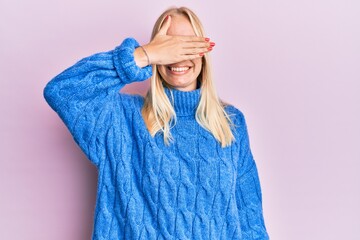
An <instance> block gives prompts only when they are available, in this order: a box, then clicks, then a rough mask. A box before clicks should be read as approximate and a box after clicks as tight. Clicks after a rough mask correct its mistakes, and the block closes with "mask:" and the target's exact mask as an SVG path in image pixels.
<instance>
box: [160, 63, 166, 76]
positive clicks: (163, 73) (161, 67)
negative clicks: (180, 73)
mask: <svg viewBox="0 0 360 240" xmlns="http://www.w3.org/2000/svg"><path fill="white" fill-rule="evenodd" d="M158 72H159V74H160V76H161V77H162V78H164V77H165V75H166V68H165V67H164V66H162V65H161V66H158Z"/></svg>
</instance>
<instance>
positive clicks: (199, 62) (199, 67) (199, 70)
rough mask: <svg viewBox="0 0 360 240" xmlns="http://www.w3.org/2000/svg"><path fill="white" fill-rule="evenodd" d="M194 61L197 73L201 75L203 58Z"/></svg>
mask: <svg viewBox="0 0 360 240" xmlns="http://www.w3.org/2000/svg"><path fill="white" fill-rule="evenodd" d="M193 63H194V65H195V73H196V74H197V75H199V74H200V72H201V69H202V58H197V59H195V60H194V61H193Z"/></svg>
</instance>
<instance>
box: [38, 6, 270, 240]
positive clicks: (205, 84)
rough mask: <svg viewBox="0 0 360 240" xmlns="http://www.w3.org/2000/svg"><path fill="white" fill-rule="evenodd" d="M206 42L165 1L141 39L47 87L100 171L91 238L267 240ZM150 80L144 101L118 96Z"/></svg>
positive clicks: (257, 193) (254, 180)
mask: <svg viewBox="0 0 360 240" xmlns="http://www.w3.org/2000/svg"><path fill="white" fill-rule="evenodd" d="M214 45H215V44H214V43H212V42H210V41H209V39H208V38H206V37H205V35H204V32H203V28H202V26H201V24H200V21H199V19H198V18H197V17H196V15H195V14H194V13H193V12H192V11H191V10H189V9H187V8H172V9H169V10H167V11H165V12H164V13H163V14H162V15H161V16H160V17H159V19H158V20H157V22H156V23H155V26H154V29H153V34H152V38H151V41H150V43H148V44H147V45H144V46H139V44H138V43H137V41H136V40H135V39H132V38H128V39H125V40H124V41H123V42H122V44H121V45H120V46H118V47H116V48H115V49H114V50H112V51H108V52H103V53H98V54H94V55H92V56H90V57H87V58H84V59H82V60H81V61H79V62H77V63H76V64H75V65H74V66H72V67H70V68H68V69H66V70H65V71H64V72H62V73H60V74H59V75H58V76H56V77H55V78H54V79H52V80H51V81H50V82H49V83H48V84H47V85H46V87H45V89H44V97H45V99H46V101H47V102H48V103H49V105H50V106H51V107H52V108H53V109H54V110H55V111H56V112H57V113H58V114H59V116H60V117H61V119H62V120H63V121H64V123H65V124H66V126H67V127H68V129H69V131H70V132H71V134H72V135H73V137H74V140H75V141H76V143H77V144H78V145H79V146H80V147H81V149H82V150H83V151H84V153H85V154H86V155H87V157H88V158H89V160H90V161H91V162H92V163H93V164H95V166H96V167H97V169H98V170H99V175H98V176H99V179H98V192H97V194H98V195H97V200H96V206H95V215H94V230H93V239H268V234H267V231H266V228H265V224H264V219H263V213H262V198H261V189H260V182H259V177H258V172H257V167H256V164H255V161H254V159H253V157H252V154H251V150H250V146H249V139H248V133H247V129H246V123H245V119H244V116H243V114H242V113H241V111H239V110H238V109H237V108H236V107H234V106H232V105H230V104H225V103H224V102H222V101H221V100H220V99H219V98H218V97H217V95H216V92H215V89H214V86H213V82H212V78H211V74H210V63H209V51H211V50H212V47H214ZM148 78H150V89H149V91H148V92H147V95H146V96H145V98H143V97H142V96H140V95H132V94H125V93H119V90H120V89H121V88H122V87H124V85H125V84H128V83H132V82H136V81H144V80H146V79H148Z"/></svg>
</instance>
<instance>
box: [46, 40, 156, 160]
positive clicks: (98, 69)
mask: <svg viewBox="0 0 360 240" xmlns="http://www.w3.org/2000/svg"><path fill="white" fill-rule="evenodd" d="M138 46H139V44H138V43H137V42H136V40H135V39H133V38H127V39H125V40H124V41H123V42H122V44H121V45H120V46H118V47H116V48H115V49H114V50H111V51H108V52H102V53H96V54H94V55H91V56H89V57H86V58H84V59H82V60H80V61H78V62H77V63H76V64H75V65H73V66H71V67H69V68H67V69H66V70H65V71H63V72H61V73H60V74H59V75H57V76H56V77H54V78H53V79H52V80H51V81H50V82H48V83H47V85H46V86H45V88H44V91H43V94H44V98H45V99H46V101H47V103H48V104H49V105H50V106H51V108H52V109H53V110H54V111H55V112H57V114H58V115H59V116H60V118H61V119H62V120H63V122H64V123H65V125H66V126H67V128H68V129H69V131H70V132H71V134H72V136H73V138H74V140H75V141H76V143H77V144H78V145H79V146H80V148H81V149H82V150H83V152H84V153H85V154H86V155H87V157H88V158H89V160H90V161H92V163H94V164H95V165H96V166H99V164H100V163H101V160H102V159H104V158H105V157H104V155H105V154H106V150H104V147H103V146H105V141H106V138H110V137H112V136H114V135H115V134H116V133H117V132H119V131H121V129H120V126H121V124H120V121H121V120H122V119H123V118H124V116H122V115H123V114H124V111H123V110H122V108H123V107H124V105H126V104H127V103H125V102H124V101H125V99H126V98H124V97H123V94H122V93H120V92H119V91H120V89H121V88H123V87H124V86H125V84H128V83H131V82H135V81H144V80H146V79H148V78H149V77H151V74H152V68H151V66H146V67H144V68H139V67H138V66H137V65H136V64H135V61H134V56H133V52H134V49H135V48H136V47H138ZM129 104H130V103H129ZM129 107H131V106H129ZM119 144H120V143H119Z"/></svg>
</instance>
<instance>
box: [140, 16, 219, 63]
mask: <svg viewBox="0 0 360 240" xmlns="http://www.w3.org/2000/svg"><path fill="white" fill-rule="evenodd" d="M170 24H171V17H170V16H168V17H167V19H166V20H165V22H164V24H163V26H162V27H161V29H160V31H159V32H158V33H157V34H156V36H155V37H154V39H153V40H152V41H151V42H150V43H148V44H146V45H144V46H142V47H143V48H144V49H145V51H146V53H147V54H148V57H149V61H150V64H156V65H168V64H172V63H177V62H182V61H185V60H192V59H195V58H199V57H201V56H202V55H203V54H204V53H206V52H209V51H211V50H212V47H213V45H214V44H213V43H210V41H209V39H208V38H205V37H197V36H170V35H167V31H168V29H169V27H170ZM134 58H135V62H136V64H137V65H138V66H139V67H145V66H146V65H148V60H147V56H146V54H145V52H144V50H143V49H141V47H139V48H137V49H135V52H134Z"/></svg>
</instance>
